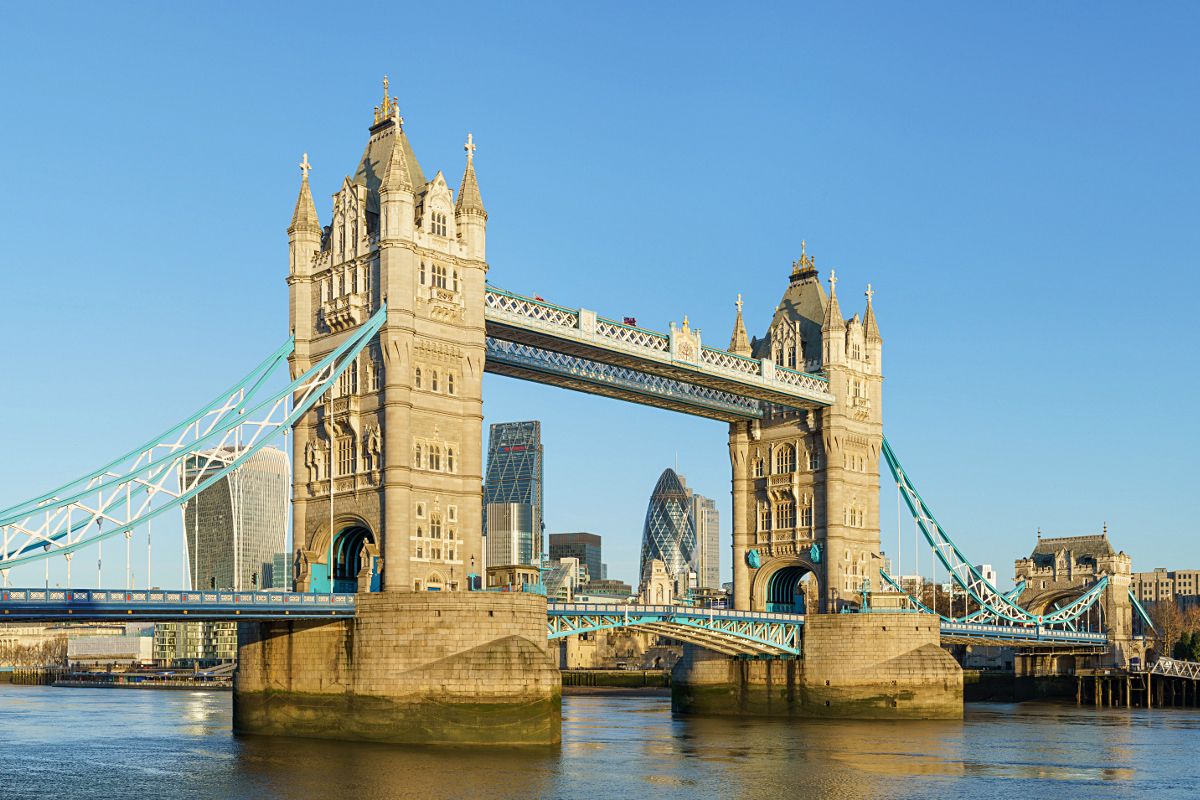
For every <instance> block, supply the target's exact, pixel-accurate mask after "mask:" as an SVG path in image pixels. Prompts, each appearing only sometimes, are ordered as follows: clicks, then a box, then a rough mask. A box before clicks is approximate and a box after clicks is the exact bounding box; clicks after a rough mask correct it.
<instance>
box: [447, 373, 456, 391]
mask: <svg viewBox="0 0 1200 800" xmlns="http://www.w3.org/2000/svg"><path fill="white" fill-rule="evenodd" d="M446 391H447V392H448V393H449V394H454V373H453V372H451V373H450V374H448V375H447V376H446Z"/></svg>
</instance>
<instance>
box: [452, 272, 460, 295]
mask: <svg viewBox="0 0 1200 800" xmlns="http://www.w3.org/2000/svg"><path fill="white" fill-rule="evenodd" d="M451 278H452V281H451V284H450V288H452V289H454V291H456V292H457V291H458V270H454V271H453V272H452V273H451Z"/></svg>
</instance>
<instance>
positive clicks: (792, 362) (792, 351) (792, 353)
mask: <svg viewBox="0 0 1200 800" xmlns="http://www.w3.org/2000/svg"><path fill="white" fill-rule="evenodd" d="M787 362H788V363H787V365H788V366H789V367H791V368H792V369H795V368H796V348H795V347H789V348H788V357H787Z"/></svg>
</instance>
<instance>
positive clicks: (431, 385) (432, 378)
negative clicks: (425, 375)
mask: <svg viewBox="0 0 1200 800" xmlns="http://www.w3.org/2000/svg"><path fill="white" fill-rule="evenodd" d="M437 378H438V376H437V370H436V369H435V370H434V371H433V374H432V375H431V376H430V378H429V390H430V391H431V392H436V391H437V390H438V388H437V386H438V381H437Z"/></svg>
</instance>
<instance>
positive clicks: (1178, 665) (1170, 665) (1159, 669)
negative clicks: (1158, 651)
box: [1146, 658, 1200, 680]
mask: <svg viewBox="0 0 1200 800" xmlns="http://www.w3.org/2000/svg"><path fill="white" fill-rule="evenodd" d="M1146 671H1147V672H1149V673H1151V674H1152V675H1166V676H1168V677H1172V678H1190V679H1191V680H1200V664H1197V663H1196V662H1195V661H1183V660H1181V659H1178V658H1159V659H1158V660H1157V661H1155V662H1154V663H1153V664H1151V665H1150V667H1149V668H1148V669H1147V670H1146Z"/></svg>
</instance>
